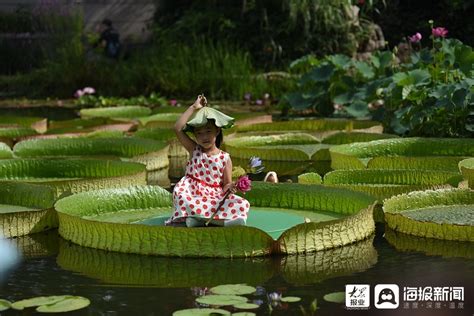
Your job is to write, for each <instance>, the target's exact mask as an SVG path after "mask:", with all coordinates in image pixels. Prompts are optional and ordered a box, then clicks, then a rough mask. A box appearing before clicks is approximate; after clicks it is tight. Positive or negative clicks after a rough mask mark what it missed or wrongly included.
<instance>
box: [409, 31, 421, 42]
mask: <svg viewBox="0 0 474 316" xmlns="http://www.w3.org/2000/svg"><path fill="white" fill-rule="evenodd" d="M422 38H423V37H422V36H421V34H420V33H418V32H417V33H415V35H412V36H408V40H409V41H410V43H418V42H419V41H421V39H422Z"/></svg>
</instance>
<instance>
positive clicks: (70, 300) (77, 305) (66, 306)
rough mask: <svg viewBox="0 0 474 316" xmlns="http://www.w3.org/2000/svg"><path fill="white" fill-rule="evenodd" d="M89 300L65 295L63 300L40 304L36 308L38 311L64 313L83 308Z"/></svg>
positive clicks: (87, 304) (88, 303)
mask: <svg viewBox="0 0 474 316" xmlns="http://www.w3.org/2000/svg"><path fill="white" fill-rule="evenodd" d="M90 303H91V302H90V301H89V300H88V299H87V298H85V297H81V296H66V297H65V298H64V299H63V300H61V301H59V302H55V303H52V304H47V305H41V306H39V307H38V308H36V311H37V312H39V313H65V312H72V311H75V310H79V309H83V308H85V307H87V306H89V305H90Z"/></svg>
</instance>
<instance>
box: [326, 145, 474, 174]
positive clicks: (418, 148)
mask: <svg viewBox="0 0 474 316" xmlns="http://www.w3.org/2000/svg"><path fill="white" fill-rule="evenodd" d="M329 152H330V154H331V159H332V164H331V166H332V168H333V169H365V168H369V169H412V170H420V169H422V170H443V171H452V172H456V171H457V170H458V163H459V161H461V160H463V159H464V158H466V157H471V156H474V139H452V138H420V137H413V138H400V139H382V140H374V141H371V142H368V143H353V144H346V145H338V146H334V147H331V149H330V150H329Z"/></svg>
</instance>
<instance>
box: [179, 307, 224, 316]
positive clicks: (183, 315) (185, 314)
mask: <svg viewBox="0 0 474 316" xmlns="http://www.w3.org/2000/svg"><path fill="white" fill-rule="evenodd" d="M216 314H219V315H230V312H229V311H226V310H225V309H216V308H189V309H182V310H179V311H176V312H174V313H173V316H209V315H216Z"/></svg>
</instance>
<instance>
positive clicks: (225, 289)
mask: <svg viewBox="0 0 474 316" xmlns="http://www.w3.org/2000/svg"><path fill="white" fill-rule="evenodd" d="M256 291H257V289H256V288H254V287H253V286H249V285H247V284H223V285H219V286H215V287H213V288H211V292H212V293H214V294H227V295H246V294H252V293H255V292H256Z"/></svg>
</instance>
